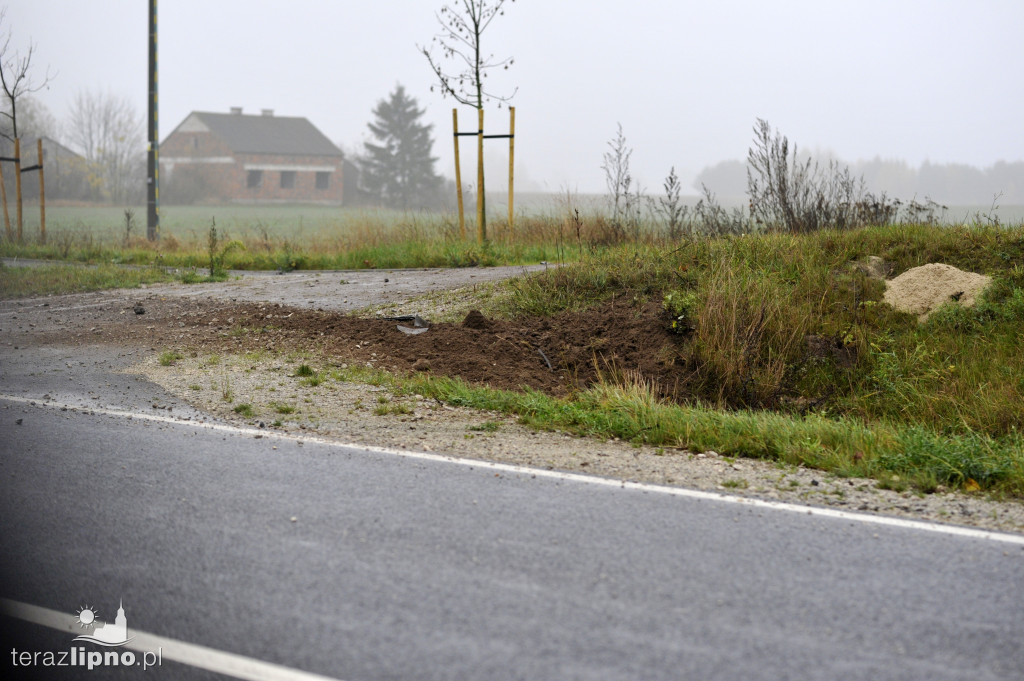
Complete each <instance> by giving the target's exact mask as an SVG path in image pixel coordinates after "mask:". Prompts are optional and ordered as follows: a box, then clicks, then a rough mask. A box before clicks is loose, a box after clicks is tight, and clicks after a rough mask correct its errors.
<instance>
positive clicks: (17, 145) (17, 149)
mask: <svg viewBox="0 0 1024 681" xmlns="http://www.w3.org/2000/svg"><path fill="white" fill-rule="evenodd" d="M14 193H15V197H14V200H15V204H16V205H17V207H18V210H17V214H18V243H21V238H22V226H23V225H24V221H23V220H22V218H21V139H20V138H19V139H16V140H14Z"/></svg>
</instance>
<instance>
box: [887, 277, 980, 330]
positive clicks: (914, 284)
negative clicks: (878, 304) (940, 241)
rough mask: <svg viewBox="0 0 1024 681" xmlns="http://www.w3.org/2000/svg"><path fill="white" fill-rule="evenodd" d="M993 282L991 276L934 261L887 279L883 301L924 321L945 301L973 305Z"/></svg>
mask: <svg viewBox="0 0 1024 681" xmlns="http://www.w3.org/2000/svg"><path fill="white" fill-rule="evenodd" d="M991 282H992V278H991V277H987V276H985V275H983V274H976V273H974V272H964V271H963V270H960V269H957V268H956V267H953V266H952V265H945V264H943V263H931V264H928V265H921V266H920V267H914V268H912V269H909V270H907V271H906V272H904V273H903V274H901V275H900V276H898V277H896V278H895V279H892V280H890V281H887V282H886V286H885V296H884V297H883V300H884V301H885V302H886V303H888V304H890V305H892V306H893V307H894V308H896V309H897V310H899V311H900V312H909V313H911V314H916V315H918V317H917V318H918V321H922V322H923V321H925V320H926V319H928V315H930V314H931V313H932V312H934V311H935V310H937V309H938V308H939V307H941V306H942V305H943V304H945V303H950V302H956V303H959V304H960V305H963V306H965V307H971V306H972V305H974V303H975V302H976V300H977V298H978V296H979V295H980V294H981V292H982V291H984V290H985V288H986V287H987V286H988V285H989V284H990V283H991Z"/></svg>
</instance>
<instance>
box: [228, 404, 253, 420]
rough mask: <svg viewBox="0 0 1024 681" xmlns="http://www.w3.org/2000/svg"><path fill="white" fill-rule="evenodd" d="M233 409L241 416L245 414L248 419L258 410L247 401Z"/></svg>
mask: <svg viewBox="0 0 1024 681" xmlns="http://www.w3.org/2000/svg"><path fill="white" fill-rule="evenodd" d="M232 411H234V412H235V413H236V414H238V415H239V416H244V417H245V418H247V419H249V418H252V417H253V416H255V415H256V410H255V409H253V407H252V405H251V404H249V403H247V402H246V403H244V404H239V405H236V406H235V407H234V408H233V409H232Z"/></svg>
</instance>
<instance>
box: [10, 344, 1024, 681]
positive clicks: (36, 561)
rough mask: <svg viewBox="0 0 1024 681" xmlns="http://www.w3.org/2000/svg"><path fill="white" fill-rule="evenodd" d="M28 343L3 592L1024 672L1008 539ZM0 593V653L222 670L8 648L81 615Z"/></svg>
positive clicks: (568, 644) (347, 646) (636, 648)
mask: <svg viewBox="0 0 1024 681" xmlns="http://www.w3.org/2000/svg"><path fill="white" fill-rule="evenodd" d="M21 352H22V354H21V355H18V354H16V353H12V352H11V351H5V352H4V353H3V354H2V355H0V363H2V364H3V365H4V366H3V369H4V371H3V384H2V387H0V392H2V393H3V394H4V395H5V397H3V398H0V481H2V482H0V533H2V534H0V537H2V539H0V550H2V555H3V561H4V562H3V567H2V569H3V574H2V575H0V577H2V579H0V584H2V587H0V597H4V598H7V599H13V600H14V601H17V602H19V603H24V604H30V605H33V606H41V607H43V608H48V609H51V610H53V611H56V612H58V613H64V614H66V615H67V616H73V615H74V614H75V613H76V612H77V611H78V610H79V609H81V608H82V607H84V606H93V607H95V609H96V610H97V611H98V613H99V614H100V615H101V616H102V617H105V618H108V619H110V618H112V617H113V615H114V613H115V611H116V609H117V607H118V604H119V603H122V602H123V604H124V607H125V611H126V614H127V619H128V628H129V631H139V632H145V633H147V634H152V635H156V636H160V637H166V638H167V639H173V640H175V641H184V642H190V643H193V644H198V645H201V646H205V647H208V648H210V649H213V650H214V651H224V652H228V653H232V654H235V655H239V656H243V657H245V658H251V659H253V660H260V661H265V662H269V663H273V664H276V665H280V666H281V667H283V668H286V669H294V670H302V671H305V672H312V673H315V674H321V675H325V676H328V677H333V678H338V679H347V680H352V681H356V680H364V679H365V680H371V679H372V680H377V679H680V678H689V679H839V678H842V679H850V680H852V679H872V680H876V679H935V680H939V679H972V680H979V679H980V680H984V679H1021V678H1024V648H1022V645H1021V642H1022V641H1024V599H1022V596H1021V594H1022V593H1024V546H1022V545H1021V544H1020V543H1016V544H1015V543H1011V542H1002V541H997V540H993V539H977V538H970V537H960V536H952V535H946V534H942V533H934V532H923V531H920V530H916V529H912V528H902V527H884V526H879V525H877V524H868V523H862V522H857V521H852V520H849V519H847V520H839V519H834V518H828V517H820V516H817V515H807V514H803V513H793V512H784V511H776V510H771V509H766V508H759V507H744V506H741V505H737V504H729V503H721V502H716V501H713V500H707V499H703V500H702V499H695V498H686V497H679V496H673V495H670V494H664V493H660V492H658V491H657V490H645V489H642V488H626V487H621V488H620V487H618V486H609V485H606V484H592V483H588V482H586V481H585V479H578V478H574V479H558V478H557V477H552V476H551V475H550V474H541V473H540V472H531V471H523V472H512V471H509V470H508V469H505V468H502V469H495V468H491V467H489V466H487V465H483V464H479V463H475V464H474V463H469V462H446V461H442V460H438V459H436V458H418V457H410V456H402V455H401V454H399V453H391V452H381V451H366V450H361V449H357V448H351V447H345V446H339V445H334V444H329V443H322V442H318V441H314V440H309V441H306V442H300V441H296V440H294V439H286V438H280V437H276V436H270V435H269V434H268V435H267V436H264V437H255V434H254V433H253V432H252V431H239V430H236V429H232V428H228V427H223V428H213V427H210V426H209V425H208V424H202V423H199V420H200V418H201V415H199V414H195V413H190V412H189V411H188V410H186V409H184V408H183V407H181V406H177V407H175V406H174V405H175V404H176V403H175V401H174V400H173V398H171V397H169V396H167V395H163V394H161V391H160V390H159V388H156V387H155V386H152V385H149V384H147V383H146V382H145V381H143V380H141V379H138V378H134V377H125V376H123V375H119V374H114V373H111V372H112V371H113V370H114V369H116V368H117V367H118V366H120V365H123V364H124V363H125V362H127V361H129V360H130V359H131V358H130V357H126V356H123V355H122V354H121V353H118V352H116V351H111V350H106V351H103V350H99V349H85V350H82V349H79V350H76V351H74V352H76V353H78V354H77V355H76V356H75V357H69V356H67V351H62V350H60V349H59V348H57V349H54V348H50V349H43V350H38V351H31V352H30V353H28V354H27V355H26V354H25V351H24V350H22V351H21ZM62 353H63V354H62ZM103 353H106V354H103ZM18 357H21V359H20V360H18ZM43 367H48V368H47V369H46V370H43ZM43 395H50V401H49V402H48V403H45V404H44V402H43V401H42V400H41V399H40V398H42V397H43ZM25 400H36V404H31V403H29V402H26V401H25ZM154 404H156V405H157V407H158V408H157V409H154V408H153V405H154ZM61 405H65V407H62V406H61ZM68 405H70V407H71V408H66V407H67V406H68ZM167 406H172V410H171V411H168V410H167V409H166V407H167ZM119 411H125V412H136V413H138V414H140V416H136V417H133V418H129V417H128V416H126V415H124V414H123V413H117V412H119ZM142 414H145V415H147V416H153V415H156V416H155V418H157V419H161V420H151V419H150V418H143V416H141V415H142ZM179 418H182V419H183V418H188V419H191V420H190V421H178V420H177V419H179ZM19 420H20V423H19V422H18V421H19ZM0 620H3V622H4V624H5V630H4V636H3V641H4V643H6V644H7V645H5V646H3V649H2V652H3V653H4V657H5V660H4V662H3V665H4V667H5V668H6V669H5V672H7V673H5V676H12V675H13V676H15V677H28V675H39V673H40V672H45V673H44V674H43V675H42V676H40V678H81V677H82V676H84V675H86V674H87V678H97V679H104V678H118V679H120V678H138V676H139V675H140V674H141V675H143V677H144V678H166V679H207V678H225V677H222V676H220V675H216V674H212V673H210V672H208V671H204V670H201V669H197V668H195V667H193V666H188V665H183V664H179V663H176V662H172V661H169V660H165V661H163V663H162V665H161V666H159V667H157V668H152V669H149V670H147V671H145V672H143V671H142V670H141V669H140V668H138V667H135V668H127V669H126V668H106V669H95V670H92V671H91V672H84V671H83V670H82V669H74V670H71V669H40V668H38V667H36V668H30V667H23V666H22V667H14V666H13V660H12V657H11V652H12V651H26V650H27V651H46V650H52V651H59V650H67V649H68V648H69V647H71V643H70V640H71V636H70V635H69V634H68V633H66V632H62V631H57V630H55V629H50V628H46V627H43V626H39V625H37V624H29V623H26V622H23V621H20V620H16V619H12V618H7V617H0ZM75 645H78V644H75ZM83 645H85V644H83ZM251 678H275V677H272V676H265V677H255V676H254V677H251ZM277 678H286V677H277Z"/></svg>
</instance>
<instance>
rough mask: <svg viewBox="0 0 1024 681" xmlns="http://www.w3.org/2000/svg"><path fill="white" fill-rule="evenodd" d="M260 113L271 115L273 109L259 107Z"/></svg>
mask: <svg viewBox="0 0 1024 681" xmlns="http://www.w3.org/2000/svg"><path fill="white" fill-rule="evenodd" d="M260 113H261V114H263V115H264V116H273V115H274V110H273V109H260Z"/></svg>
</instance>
